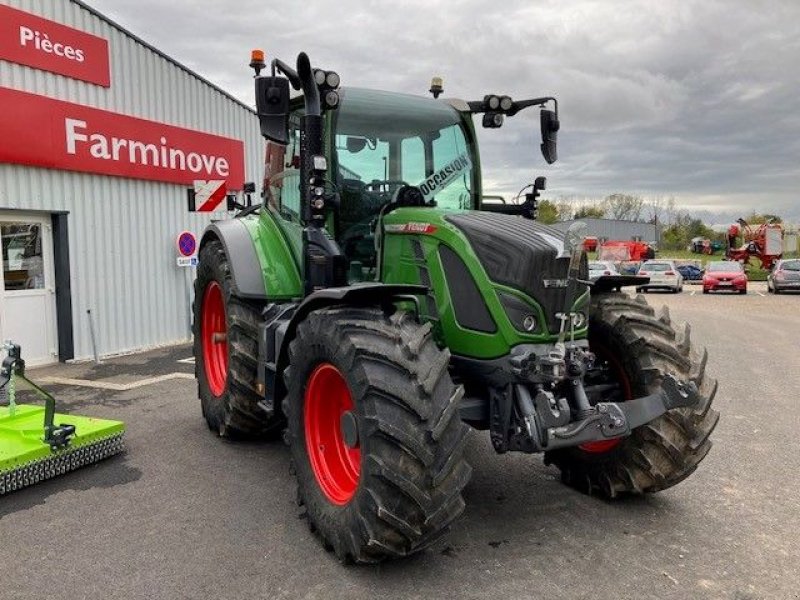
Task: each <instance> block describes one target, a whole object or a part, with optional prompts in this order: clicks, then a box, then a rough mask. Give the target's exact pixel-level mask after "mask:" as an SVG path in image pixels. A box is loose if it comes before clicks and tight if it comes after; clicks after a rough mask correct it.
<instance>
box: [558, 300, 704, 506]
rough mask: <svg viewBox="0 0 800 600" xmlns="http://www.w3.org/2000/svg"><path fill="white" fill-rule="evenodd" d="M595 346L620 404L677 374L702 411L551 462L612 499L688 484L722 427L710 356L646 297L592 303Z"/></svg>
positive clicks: (572, 481) (571, 480)
mask: <svg viewBox="0 0 800 600" xmlns="http://www.w3.org/2000/svg"><path fill="white" fill-rule="evenodd" d="M589 345H590V348H592V350H594V351H596V353H597V354H598V358H599V359H601V360H604V361H606V364H607V368H608V369H609V372H610V373H611V374H612V379H613V380H616V381H617V383H618V384H619V386H620V390H619V392H620V393H619V397H618V398H614V399H615V400H616V399H620V400H624V399H630V398H631V397H641V396H645V395H647V394H650V393H652V392H654V391H655V390H656V389H657V388H658V386H659V385H660V382H661V380H662V378H663V377H664V375H666V374H667V373H672V374H674V375H675V376H676V377H677V378H678V379H681V380H691V381H694V382H695V384H696V385H697V387H698V390H699V393H700V397H701V399H700V403H699V405H698V406H697V407H696V408H694V409H688V408H680V409H674V410H671V411H669V412H667V413H666V414H664V415H662V416H661V417H659V418H658V419H656V420H654V421H652V422H650V423H648V424H646V425H643V426H641V427H638V428H636V429H634V430H633V432H632V433H631V435H630V436H628V437H626V438H621V439H620V440H619V441H618V442H617V443H606V442H601V443H598V444H597V445H587V446H583V447H580V448H568V449H564V450H558V451H554V452H548V453H547V454H546V455H545V461H546V462H548V463H552V464H554V465H556V466H557V467H558V468H559V469H560V470H561V477H562V480H563V481H564V482H565V483H566V484H568V485H571V486H573V487H575V488H577V489H579V490H581V491H583V492H586V493H590V494H591V493H600V494H602V495H604V496H607V497H610V498H614V497H616V496H618V495H620V494H631V493H633V494H642V493H650V492H658V491H661V490H664V489H666V488H668V487H671V486H673V485H675V484H677V483H679V482H681V481H683V480H684V479H686V477H688V476H689V475H691V474H692V473H693V472H694V471H695V469H696V468H697V465H698V464H699V463H700V461H701V460H703V458H705V456H706V454H708V451H709V450H710V449H711V440H710V439H709V436H710V435H711V432H712V431H713V430H714V427H715V426H716V424H717V421H718V420H719V413H717V411H715V410H714V409H712V408H711V403H712V401H713V399H714V395H715V394H716V392H717V382H716V380H715V379H712V378H711V377H709V376H707V375H706V373H705V369H706V361H707V357H708V354H707V352H706V351H705V349H704V350H703V351H702V352H701V353H697V352H695V351H693V349H692V345H691V341H690V328H689V325H688V324H686V325H684V326H683V327H682V328H679V330H678V331H676V329H675V328H674V327H673V325H672V320H671V319H670V316H669V311H668V310H667V308H666V307H664V308H662V310H661V312H660V313H659V314H658V315H657V314H656V312H655V311H654V310H653V308H652V307H651V306H649V305H648V304H647V301H646V300H645V299H644V297H642V296H638V297H637V298H635V299H634V298H631V297H630V296H628V295H626V294H604V295H601V296H599V297H597V298H593V299H592V304H591V308H590V317H589Z"/></svg>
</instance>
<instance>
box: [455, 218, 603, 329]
mask: <svg viewBox="0 0 800 600" xmlns="http://www.w3.org/2000/svg"><path fill="white" fill-rule="evenodd" d="M444 218H445V220H446V221H447V222H449V223H451V224H452V225H454V226H455V227H457V228H458V229H459V230H460V231H461V233H462V234H463V235H464V237H466V238H467V240H468V241H469V244H470V246H471V247H472V249H473V250H474V252H475V254H476V256H477V258H478V260H479V261H480V263H481V266H482V267H483V270H484V271H485V272H486V275H487V277H488V278H489V280H491V281H492V282H494V283H500V284H502V285H505V286H508V287H510V288H514V289H516V290H519V291H521V292H524V293H525V294H526V295H528V296H530V297H531V298H532V299H533V300H535V301H536V302H537V303H538V304H539V305H540V306H541V307H542V308H543V309H544V313H545V315H544V316H545V319H546V320H547V324H548V328H549V330H550V332H551V333H557V332H558V329H559V322H558V321H557V319H556V317H555V314H556V313H557V312H561V311H562V310H563V308H564V299H565V296H566V293H567V272H568V270H569V260H570V256H569V254H568V253H567V252H566V251H565V248H564V237H565V236H564V233H563V232H562V231H559V230H558V229H555V228H553V227H548V226H547V225H542V224H541V223H537V222H535V221H531V220H529V219H524V218H522V217H514V216H509V215H502V214H497V213H489V212H478V211H474V212H468V213H464V214H451V215H447V216H445V217H444ZM581 279H584V280H586V279H588V262H587V261H586V260H585V258H584V261H583V265H582V273H581Z"/></svg>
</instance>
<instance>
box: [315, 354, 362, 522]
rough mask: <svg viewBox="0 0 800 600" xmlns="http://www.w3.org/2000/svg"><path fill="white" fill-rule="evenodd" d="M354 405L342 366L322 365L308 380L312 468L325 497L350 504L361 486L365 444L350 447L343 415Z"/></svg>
mask: <svg viewBox="0 0 800 600" xmlns="http://www.w3.org/2000/svg"><path fill="white" fill-rule="evenodd" d="M353 408H354V404H353V397H352V395H351V394H350V389H349V388H348V387H347V382H346V381H345V380H344V377H343V376H342V374H341V372H340V371H339V369H337V368H336V367H334V366H333V365H332V364H330V363H322V364H321V365H318V366H317V367H316V368H315V369H314V371H313V372H312V373H311V376H310V377H309V378H308V383H307V384H306V394H305V399H304V408H303V414H304V419H305V423H304V425H305V434H306V450H307V451H308V457H309V460H310V462H311V469H312V471H314V476H315V477H316V478H317V483H319V487H320V488H321V489H322V492H323V494H325V497H326V498H327V499H328V500H330V501H331V502H332V503H333V504H337V505H339V506H342V505H344V504H347V503H348V502H349V501H350V499H351V498H352V497H353V495H354V494H355V493H356V488H358V481H359V476H360V474H361V448H360V447H359V446H358V444H356V447H355V448H350V447H349V446H348V445H347V444H346V443H345V441H344V434H343V433H342V425H341V421H342V415H343V414H344V413H346V412H349V411H352V410H353Z"/></svg>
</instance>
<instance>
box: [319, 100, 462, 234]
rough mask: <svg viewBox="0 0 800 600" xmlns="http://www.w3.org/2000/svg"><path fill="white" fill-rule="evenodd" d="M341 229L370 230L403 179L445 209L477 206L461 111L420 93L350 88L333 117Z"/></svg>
mask: <svg viewBox="0 0 800 600" xmlns="http://www.w3.org/2000/svg"><path fill="white" fill-rule="evenodd" d="M334 130H335V136H334V157H335V158H334V161H335V168H336V169H337V178H338V185H339V189H340V192H341V201H342V204H341V209H340V231H341V233H342V234H344V235H345V236H347V231H348V229H351V228H353V227H358V228H363V227H364V226H365V225H368V224H369V222H370V221H372V220H373V219H374V218H375V217H376V216H377V214H378V211H379V210H380V208H381V207H382V206H383V205H384V204H386V203H387V202H389V200H390V199H391V197H392V194H393V193H394V191H395V190H396V189H397V188H398V187H400V186H401V185H403V184H408V185H414V186H418V187H419V188H420V190H421V191H422V194H423V196H424V197H425V200H427V201H432V202H434V203H435V206H437V207H438V208H443V209H449V210H455V209H468V208H470V207H471V206H472V199H473V197H474V196H473V190H474V189H475V187H476V169H477V165H476V164H475V163H476V160H475V149H474V146H473V144H472V142H471V141H470V139H469V137H468V135H467V133H466V132H465V130H464V126H463V124H462V120H461V118H460V115H459V113H458V112H457V111H456V110H455V109H453V108H451V107H450V106H448V105H447V104H444V103H442V102H437V101H435V100H432V99H429V98H422V97H419V96H409V95H401V94H391V93H387V92H379V91H374V90H362V89H356V88H349V89H347V90H345V91H343V94H342V103H341V106H340V107H339V109H338V110H337V112H336V115H335V121H334Z"/></svg>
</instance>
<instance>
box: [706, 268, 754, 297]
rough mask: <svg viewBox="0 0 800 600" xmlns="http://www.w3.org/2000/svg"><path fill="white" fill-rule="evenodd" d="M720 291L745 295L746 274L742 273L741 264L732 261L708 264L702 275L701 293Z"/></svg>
mask: <svg viewBox="0 0 800 600" xmlns="http://www.w3.org/2000/svg"><path fill="white" fill-rule="evenodd" d="M720 290H727V291H729V292H739V293H740V294H746V293H747V273H745V272H744V268H742V265H741V263H738V262H735V261H732V260H721V261H716V262H712V263H708V266H707V267H706V272H705V275H703V293H704V294H707V293H709V292H718V291H720Z"/></svg>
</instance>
